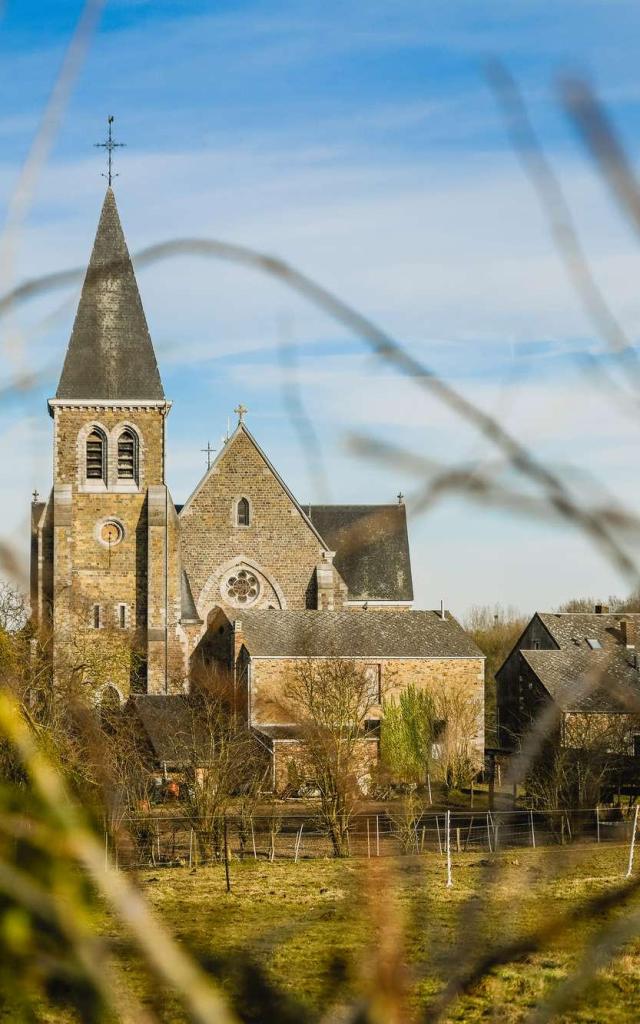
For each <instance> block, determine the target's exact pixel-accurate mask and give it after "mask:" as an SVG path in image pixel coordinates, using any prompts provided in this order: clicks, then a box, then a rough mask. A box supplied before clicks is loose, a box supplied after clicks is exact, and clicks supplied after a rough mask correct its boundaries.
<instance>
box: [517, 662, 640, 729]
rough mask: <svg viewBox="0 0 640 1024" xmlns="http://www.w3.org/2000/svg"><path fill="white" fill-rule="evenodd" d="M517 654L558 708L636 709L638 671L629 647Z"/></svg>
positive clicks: (639, 689) (639, 710)
mask: <svg viewBox="0 0 640 1024" xmlns="http://www.w3.org/2000/svg"><path fill="white" fill-rule="evenodd" d="M521 654H522V657H523V659H524V660H525V662H526V663H527V664H528V665H529V666H530V668H531V669H532V670H533V672H534V673H535V675H536V676H537V678H538V679H539V680H540V682H541V683H542V685H543V686H544V688H545V690H546V691H547V693H548V694H549V695H550V697H551V698H552V699H553V700H554V702H555V703H556V704H557V705H558V707H559V708H560V709H561V710H562V711H573V712H583V713H584V712H592V713H600V714H620V713H626V714H638V713H640V671H639V670H638V669H637V668H636V667H635V658H636V656H635V653H634V652H633V651H629V650H627V649H626V648H624V647H618V649H617V650H613V649H612V650H601V651H593V650H591V649H589V648H578V647H576V646H573V647H568V648H565V649H564V650H559V651H521Z"/></svg>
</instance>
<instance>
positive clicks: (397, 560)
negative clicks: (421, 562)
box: [303, 504, 413, 601]
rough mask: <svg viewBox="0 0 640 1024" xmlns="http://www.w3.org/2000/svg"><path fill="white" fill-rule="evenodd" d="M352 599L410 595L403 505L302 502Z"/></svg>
mask: <svg viewBox="0 0 640 1024" xmlns="http://www.w3.org/2000/svg"><path fill="white" fill-rule="evenodd" d="M303 507H304V510H305V512H306V513H307V515H308V516H309V518H310V520H311V522H312V523H313V525H314V526H315V528H316V529H317V530H318V532H319V534H320V535H321V537H322V538H323V539H324V541H325V543H326V544H327V545H328V547H329V549H330V550H331V551H335V552H336V557H335V559H334V565H335V567H336V569H337V570H338V572H339V573H340V575H341V576H342V578H343V580H344V581H345V583H346V584H347V587H348V588H349V598H350V599H352V600H355V601H366V600H378V601H412V600H413V584H412V580H411V556H410V553H409V537H408V534H407V513H406V508H405V506H404V505H400V504H395V505H305V506H303Z"/></svg>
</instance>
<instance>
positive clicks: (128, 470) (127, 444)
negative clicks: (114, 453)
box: [118, 430, 138, 481]
mask: <svg viewBox="0 0 640 1024" xmlns="http://www.w3.org/2000/svg"><path fill="white" fill-rule="evenodd" d="M137 447H138V446H137V438H136V436H135V434H134V433H133V431H132V430H123V432H122V433H121V434H120V437H119V438H118V480H132V481H135V480H136V479H137V476H138V467H137V462H138V458H137V455H138V452H137Z"/></svg>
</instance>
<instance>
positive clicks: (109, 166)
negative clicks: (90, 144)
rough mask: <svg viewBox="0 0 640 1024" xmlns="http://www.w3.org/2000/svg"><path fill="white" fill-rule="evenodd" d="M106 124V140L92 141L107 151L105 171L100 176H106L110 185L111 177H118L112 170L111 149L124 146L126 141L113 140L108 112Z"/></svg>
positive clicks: (110, 118) (111, 121)
mask: <svg viewBox="0 0 640 1024" xmlns="http://www.w3.org/2000/svg"><path fill="white" fill-rule="evenodd" d="M107 124H108V125H109V134H108V136H107V138H106V140H105V141H104V142H96V143H94V145H95V146H97V147H98V149H106V151H107V173H106V174H105V173H104V172H103V174H102V177H103V178H106V179H107V181H108V182H109V185H111V181H112V179H113V178H117V177H118V175H117V174H115V173H114V171H113V151H114V149H120V148H122V147H124V146H126V142H115V141H114V138H113V133H112V125H113V114H109V117H108V120H107Z"/></svg>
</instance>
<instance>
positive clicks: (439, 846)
mask: <svg viewBox="0 0 640 1024" xmlns="http://www.w3.org/2000/svg"><path fill="white" fill-rule="evenodd" d="M436 829H437V832H438V853H439V854H440V856H441V857H442V840H441V838H440V822H439V820H438V815H437V814H436Z"/></svg>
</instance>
